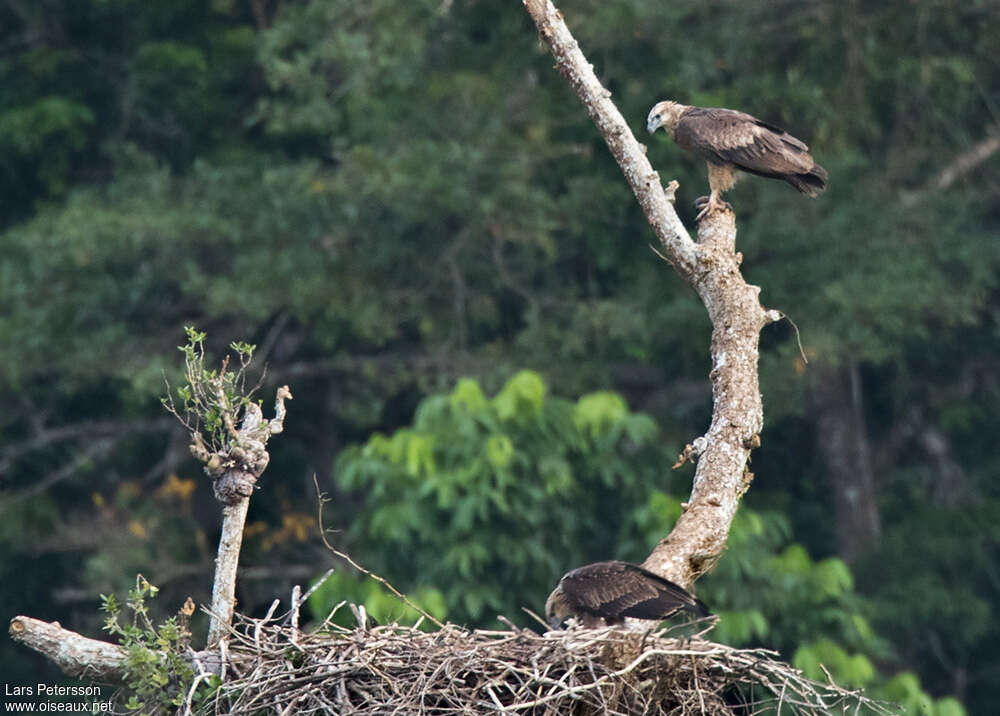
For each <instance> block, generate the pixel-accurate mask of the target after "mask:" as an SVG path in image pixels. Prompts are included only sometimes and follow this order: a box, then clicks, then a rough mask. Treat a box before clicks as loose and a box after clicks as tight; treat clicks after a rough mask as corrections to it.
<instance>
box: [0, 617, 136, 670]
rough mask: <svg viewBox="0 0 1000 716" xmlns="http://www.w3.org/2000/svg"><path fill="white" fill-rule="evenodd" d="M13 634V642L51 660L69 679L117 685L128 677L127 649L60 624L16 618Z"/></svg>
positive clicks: (11, 622) (12, 623)
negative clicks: (74, 677)
mask: <svg viewBox="0 0 1000 716" xmlns="http://www.w3.org/2000/svg"><path fill="white" fill-rule="evenodd" d="M9 632H10V637H11V639H13V640H14V641H16V642H19V643H21V644H24V645H25V646H28V647H31V648H32V649H34V650H35V651H37V652H38V653H40V654H42V655H44V656H46V657H48V659H49V660H50V661H52V663H54V664H55V665H56V666H58V667H59V668H60V669H62V671H63V673H65V674H68V675H69V676H77V677H80V678H88V679H94V680H96V681H108V682H115V683H117V682H120V681H121V680H122V678H123V677H124V675H125V672H124V664H125V650H124V649H122V648H121V647H120V646H116V645H115V644H109V643H108V642H106V641H98V640H97V639H88V638H87V637H85V636H81V635H80V634H77V633H76V632H75V631H70V630H69V629H63V628H62V626H60V624H59V622H52V623H51V624H50V623H49V622H43V621H42V620H40V619H32V618H31V617H14V618H13V619H11V620H10V629H9Z"/></svg>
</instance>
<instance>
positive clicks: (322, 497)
mask: <svg viewBox="0 0 1000 716" xmlns="http://www.w3.org/2000/svg"><path fill="white" fill-rule="evenodd" d="M313 485H315V486H316V497H317V499H318V502H319V505H318V517H317V522H318V524H319V536H320V539H322V540H323V544H324V545H326V548H327V549H328V550H330V551H331V552H333V553H334V554H335V555H337V556H338V557H340V558H341V559H342V560H344V561H345V562H347V563H348V564H349V565H351V566H352V567H354V568H355V569H356V570H358V571H359V572H361V573H362V574H365V575H367V576H369V577H371V578H372V579H374V580H375V581H376V582H378V583H379V584H381V585H382V586H384V587H385V588H386V589H388V590H389V591H390V592H392V593H393V594H394V595H396V598H398V599H400V600H401V601H402V602H403V603H404V604H406V606H408V607H410V608H412V609H414V610H415V611H417V612H418V613H419V614H420V615H421V616H423V617H424V618H426V619H427V620H428V621H430V622H432V623H433V624H434V625H435V626H437V627H443V626H444V624H443V623H442V622H440V621H438V620H437V619H436V618H434V616H432V615H431V614H428V613H427V612H425V611H424V610H423V609H421V608H420V607H418V606H417V605H416V604H414V603H413V602H411V601H410V599H409V598H408V597H407V596H406V595H405V594H403V593H402V592H401V591H399V590H398V589H396V588H395V587H394V586H392V585H391V584H390V583H389V581H388V580H387V579H385V578H384V577H381V576H379V575H377V574H375V573H374V572H371V571H369V570H367V569H365V568H364V567H362V566H361V565H360V564H358V563H357V562H355V561H354V560H353V559H351V556H350V555H348V554H345V553H344V552H341V551H340V550H339V549H337V548H336V547H334V546H333V545H332V544H330V542H329V540H327V538H326V528H324V527H323V505H325V504H326V503H327V501H328V500H327V498H326V495H325V494H324V493H323V491H322V490H321V489H320V487H319V480H318V479H317V477H316V475H315V474H314V475H313Z"/></svg>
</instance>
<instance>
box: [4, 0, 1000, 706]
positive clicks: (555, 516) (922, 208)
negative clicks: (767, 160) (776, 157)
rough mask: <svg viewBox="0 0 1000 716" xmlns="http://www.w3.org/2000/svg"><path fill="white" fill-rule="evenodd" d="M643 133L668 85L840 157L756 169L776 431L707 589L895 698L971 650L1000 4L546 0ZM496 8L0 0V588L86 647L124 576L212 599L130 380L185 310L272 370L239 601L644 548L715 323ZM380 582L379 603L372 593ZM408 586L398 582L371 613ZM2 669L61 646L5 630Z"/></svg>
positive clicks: (684, 193) (451, 594) (24, 666)
mask: <svg viewBox="0 0 1000 716" xmlns="http://www.w3.org/2000/svg"><path fill="white" fill-rule="evenodd" d="M559 7H560V9H561V10H562V11H563V12H564V13H565V15H566V18H567V22H568V24H569V26H570V27H571V29H572V30H573V32H574V33H575V34H576V37H577V39H578V40H579V41H580V44H581V47H582V49H583V51H584V53H585V54H586V55H587V57H588V59H589V60H590V61H591V62H593V63H594V67H595V70H596V71H597V74H598V76H599V77H600V78H601V80H602V81H603V82H604V84H605V85H606V86H607V87H608V88H610V89H611V90H612V92H613V98H614V99H615V101H616V102H617V104H618V106H619V108H620V109H621V110H622V112H623V114H624V115H625V117H626V118H627V119H628V120H629V121H630V123H631V124H632V126H633V131H635V132H636V134H637V135H639V134H640V132H642V135H641V136H640V141H645V142H646V143H647V144H648V147H649V156H650V158H651V160H652V162H653V165H654V166H655V167H656V168H657V169H658V170H659V171H660V174H661V176H662V177H664V179H665V180H667V179H670V178H677V179H678V180H679V181H680V190H679V192H678V204H677V206H678V211H679V212H680V213H681V215H682V218H683V219H684V220H685V222H686V223H687V224H688V225H689V226H692V225H693V217H694V214H695V211H694V209H693V207H692V205H691V202H692V201H693V200H694V199H695V198H696V197H698V196H699V195H702V194H705V193H707V180H706V175H705V168H704V165H703V164H701V163H700V162H698V161H696V160H694V159H693V158H692V157H690V156H688V155H686V154H684V153H682V152H681V151H679V150H678V149H677V148H676V147H675V146H674V145H673V144H672V143H671V142H670V141H669V139H668V138H667V137H666V136H665V135H657V136H656V137H653V138H649V137H648V135H645V133H644V132H643V130H644V126H645V117H646V113H647V111H648V109H649V107H650V106H651V105H652V104H653V103H654V102H656V101H657V100H659V99H664V98H668V97H669V98H673V99H676V100H678V101H681V102H684V103H686V104H696V105H706V106H724V107H731V108H737V109H741V110H744V111H747V112H751V113H753V114H755V115H757V116H758V117H760V118H762V119H764V120H766V121H769V122H772V123H775V124H777V125H779V126H783V127H785V128H786V129H788V130H789V131H790V132H791V133H792V134H794V135H796V136H798V137H800V138H802V139H804V140H805V141H807V142H808V143H809V144H810V145H811V148H812V151H813V154H814V156H815V157H816V158H817V160H818V161H819V162H820V163H821V164H823V165H824V166H825V167H826V168H827V169H828V170H829V172H830V182H829V189H828V191H827V192H826V193H825V194H824V195H823V196H822V197H820V198H819V199H818V200H815V201H811V200H806V199H803V198H802V197H800V196H798V195H797V194H796V193H795V192H793V191H792V190H790V189H789V188H788V187H787V186H784V185H781V184H779V183H777V182H767V181H763V180H757V179H755V180H748V181H746V182H743V183H741V184H740V185H739V186H738V187H737V188H736V189H734V190H733V191H732V192H731V193H730V194H729V195H727V198H729V199H730V201H731V202H732V203H733V205H734V207H735V210H736V214H737V225H738V229H739V237H738V245H739V248H740V250H741V251H742V252H743V255H744V262H743V269H744V273H745V275H746V277H747V279H748V281H750V282H752V283H755V284H757V285H760V286H761V287H762V293H761V299H762V302H763V303H764V305H765V306H767V307H769V308H777V309H780V310H782V311H784V312H785V313H787V314H788V315H789V316H790V317H791V318H792V319H794V321H795V322H796V323H797V325H798V326H799V328H800V329H801V332H802V343H803V346H804V351H805V354H806V355H807V356H808V359H809V360H808V364H806V363H805V362H804V361H802V359H801V357H800V355H799V349H798V346H797V344H796V340H795V334H794V331H793V330H792V328H791V327H790V326H789V325H787V324H780V325H775V326H771V327H769V328H767V329H766V331H765V333H764V335H763V336H762V351H761V390H762V393H763V396H764V409H765V430H764V433H763V435H762V438H763V446H762V448H761V449H760V450H758V451H756V452H755V453H754V456H753V465H752V470H753V472H754V473H755V474H756V480H755V482H754V484H753V487H752V488H751V490H750V492H749V493H748V495H747V498H746V504H745V506H744V508H743V509H742V510H741V512H740V514H739V515H738V520H737V523H736V525H735V527H734V533H733V536H732V539H731V544H730V549H729V550H728V552H727V553H726V554H725V555H724V556H723V558H722V559H721V560H720V562H719V564H718V566H717V568H716V570H715V571H714V572H713V573H712V574H710V575H709V576H707V577H706V578H705V579H704V580H702V582H700V583H699V585H698V587H699V596H701V597H702V598H703V599H705V601H706V602H707V603H708V604H710V605H711V607H712V608H713V610H714V611H717V612H718V613H720V614H721V615H722V617H723V618H722V622H721V624H720V626H719V628H718V630H717V632H716V636H717V637H719V638H725V639H727V640H729V641H731V642H732V643H738V644H759V645H766V646H771V647H774V648H778V649H781V651H782V653H783V655H784V656H785V657H786V658H788V659H791V660H794V661H795V662H796V663H797V664H798V665H800V666H801V667H802V668H804V669H806V670H807V671H810V673H814V674H816V675H818V676H820V677H822V671H820V670H819V667H818V664H819V663H820V662H822V663H824V664H826V665H827V666H829V667H830V668H831V670H832V672H833V673H834V675H835V676H837V677H838V678H839V679H841V680H843V681H845V682H848V683H854V684H858V685H867V686H871V687H872V688H873V689H875V690H876V691H877V693H879V694H881V695H884V696H886V697H888V698H893V699H896V700H898V701H900V702H904V703H905V704H906V705H907V706H908V707H909V709H910V711H911V712H913V713H922V712H927V713H939V714H949V715H950V714H957V713H962V708H963V707H962V706H960V705H959V703H960V702H961V703H962V704H964V708H965V709H967V710H968V712H969V713H982V714H985V713H989V712H991V708H993V706H992V704H993V698H992V688H991V687H990V684H991V683H995V681H996V680H997V679H998V678H1000V647H998V644H1000V628H998V626H1000V625H998V623H997V621H996V620H995V619H994V617H993V614H992V609H993V606H994V605H995V604H997V603H1000V568H998V564H1000V560H998V556H1000V489H998V487H997V485H998V484H1000V481H998V480H997V478H998V477H1000V449H998V447H997V442H998V440H997V436H998V435H1000V410H998V406H1000V287H998V281H997V275H998V268H1000V65H998V63H997V62H996V51H997V47H1000V3H998V2H996V1H995V0H963V1H961V2H959V1H958V0H952V1H947V0H909V1H908V2H872V1H868V0H795V1H792V0H773V1H772V2H766V3H764V2H742V1H736V0H713V1H709V2H694V1H693V0H679V1H678V2H665V1H664V0H620V1H616V2H607V0H563V1H562V2H560V3H559ZM653 240H654V237H653V234H652V232H651V231H650V229H649V227H648V226H647V225H646V224H645V221H644V218H643V217H642V214H641V211H640V210H639V208H638V206H637V205H636V203H635V201H634V199H633V198H632V196H631V194H630V192H629V190H628V188H627V186H626V184H625V182H624V180H623V179H622V177H621V175H620V173H619V171H618V168H617V167H616V165H615V164H614V161H613V160H612V158H611V157H610V155H609V154H608V152H607V150H606V148H605V147H604V145H603V142H602V140H601V139H600V137H599V135H598V134H597V132H596V130H595V129H594V127H593V126H592V125H591V123H590V121H589V120H588V118H587V116H586V113H585V111H584V110H583V107H582V106H581V105H580V104H579V102H578V101H577V99H576V98H575V96H574V95H573V93H572V91H571V90H570V88H569V87H568V86H567V85H566V83H565V81H564V80H563V79H562V78H561V77H560V76H559V75H558V74H557V73H556V72H555V71H554V70H553V68H552V59H551V57H550V56H548V55H547V53H546V52H545V51H544V50H543V48H542V47H541V46H540V45H539V43H538V40H537V37H536V31H535V28H534V25H533V24H532V23H531V21H530V18H529V17H528V16H527V14H526V13H525V12H524V10H523V8H522V7H521V4H520V3H518V2H498V1H492V2H491V1H489V0H370V1H369V2H365V3H356V2H347V0H142V1H139V0H35V1H28V0H5V1H4V2H0V363H2V365H3V366H4V368H3V370H2V371H0V396H2V398H3V401H4V404H5V405H6V406H7V408H6V409H5V410H4V412H3V416H2V417H0V515H2V520H0V603H2V604H3V605H4V607H5V610H4V611H5V612H6V613H7V614H8V616H13V615H15V614H28V615H31V616H35V617H39V618H44V619H51V620H55V619H57V620H59V621H60V622H61V623H62V624H63V625H64V626H66V627H68V628H72V629H76V630H79V631H83V632H85V633H87V634H89V635H92V636H98V630H99V624H100V621H101V617H100V614H99V612H98V609H97V607H98V603H99V602H98V598H97V595H98V594H99V593H105V594H106V593H110V592H114V591H117V592H119V593H121V592H123V591H124V590H125V589H127V587H128V586H129V585H130V584H134V581H135V575H136V573H137V572H142V574H144V575H145V576H146V577H147V578H148V579H149V580H150V581H151V582H153V583H154V584H157V585H158V586H160V587H161V590H162V591H161V597H160V599H159V602H160V605H159V606H160V607H161V608H162V609H163V611H164V613H165V614H166V613H172V612H174V611H176V609H177V608H178V606H179V605H180V604H181V602H183V599H184V598H185V597H186V596H187V595H191V596H192V597H193V598H194V599H195V600H196V601H198V602H199V603H205V602H207V601H208V600H209V589H210V583H211V573H212V568H213V557H214V553H215V540H216V538H217V534H218V527H219V510H218V507H217V505H216V503H215V501H214V499H213V498H212V496H211V489H210V485H209V481H208V479H207V478H206V477H205V476H204V475H202V474H201V472H200V470H199V467H198V465H197V464H196V463H195V462H194V461H193V460H192V459H191V458H190V455H189V453H188V450H187V435H186V434H185V432H184V431H183V429H182V428H181V427H180V426H179V425H178V424H177V423H176V421H174V420H173V419H172V418H171V417H170V416H168V415H166V414H165V413H164V411H163V409H162V407H161V405H160V401H159V398H160V396H161V395H163V394H164V393H165V391H166V390H167V388H166V386H165V383H164V375H166V376H167V378H168V379H169V380H170V381H171V382H172V383H173V384H177V378H178V376H179V373H180V366H181V356H180V354H179V353H178V352H177V349H176V347H177V346H178V345H179V344H181V343H183V341H184V332H183V327H184V326H185V325H195V326H198V327H199V328H200V329H202V330H205V331H207V333H208V336H209V340H210V341H214V343H213V345H212V349H213V350H214V351H215V353H216V355H217V356H218V357H219V358H220V359H221V357H222V355H223V354H224V352H225V347H226V345H228V343H229V342H230V341H233V340H246V341H249V342H251V343H254V344H256V345H257V356H258V358H259V359H260V360H261V361H263V362H264V363H266V364H267V373H266V375H265V377H264V386H263V389H262V392H261V394H260V397H262V398H263V399H264V400H265V401H266V402H269V401H270V399H271V396H272V395H273V390H274V388H275V387H276V386H277V385H281V384H284V383H288V384H290V386H291V388H292V391H293V393H294V395H295V401H294V402H293V403H292V404H290V406H289V407H290V412H289V417H288V420H287V422H286V430H285V433H284V434H283V435H281V436H280V438H278V439H276V440H275V441H274V442H273V443H272V445H271V447H272V460H271V463H270V467H269V468H268V470H267V472H266V473H264V475H263V477H262V479H261V481H260V483H259V486H260V488H261V489H260V491H259V492H258V493H257V494H256V495H255V497H254V500H253V502H252V506H251V513H250V522H249V525H248V530H247V539H246V543H245V550H244V558H243V564H244V567H245V569H244V572H243V574H242V577H241V583H240V585H239V592H238V598H239V602H240V605H239V606H240V608H241V609H242V610H243V611H245V612H248V613H259V612H261V611H263V610H265V609H266V608H267V606H268V605H269V604H270V602H271V600H272V599H273V598H274V597H275V596H282V597H285V596H286V595H287V594H288V593H289V591H290V589H291V586H292V585H293V584H296V583H301V584H304V583H306V582H308V581H310V580H311V579H314V578H316V577H317V576H318V575H320V574H322V573H323V572H324V571H325V570H326V569H327V568H328V567H329V566H334V565H336V566H337V567H338V571H337V573H336V574H335V577H334V579H333V580H332V581H331V582H329V583H328V584H327V585H324V589H323V590H321V592H317V595H316V598H315V599H314V602H313V604H314V607H315V608H316V611H317V613H318V612H320V611H322V607H323V606H324V605H328V604H331V603H336V602H337V601H339V600H340V599H342V598H348V597H349V598H355V599H365V600H367V601H368V602H369V603H370V604H372V605H373V612H380V613H383V614H385V615H388V616H392V610H393V609H394V608H398V605H396V604H395V603H394V602H392V601H391V600H387V599H386V598H385V596H384V595H383V594H381V593H378V592H377V590H373V588H372V586H371V583H370V582H364V581H362V580H360V579H357V578H356V577H355V576H354V575H352V574H351V572H350V571H348V570H346V569H340V567H341V566H343V565H341V564H339V563H337V562H336V561H335V560H334V559H333V558H332V557H331V556H330V555H329V553H328V552H327V551H326V550H325V548H324V547H323V545H322V544H321V542H320V540H319V538H318V531H317V520H316V512H317V496H316V493H315V489H314V487H313V475H316V476H317V478H318V480H319V483H320V485H321V488H322V489H323V490H324V491H325V492H326V493H327V494H328V496H329V497H330V502H329V503H328V504H327V505H326V512H325V515H324V519H325V524H326V525H327V526H328V527H331V528H334V529H335V530H336V531H334V532H333V533H331V535H330V537H331V539H332V540H333V541H334V542H335V543H336V544H337V546H338V547H339V548H341V549H344V550H345V551H347V552H349V553H350V554H351V555H352V556H353V557H354V558H355V559H356V560H358V561H359V562H360V563H362V564H365V565H367V566H369V567H370V568H372V569H374V570H376V571H377V572H379V573H380V574H382V575H384V576H385V577H387V578H388V579H390V580H391V581H392V582H393V583H394V584H396V586H398V587H400V588H401V589H403V590H404V591H406V592H408V593H412V594H414V595H415V596H416V597H417V598H418V599H419V600H420V601H421V603H423V604H425V606H426V608H428V609H431V610H432V611H434V612H435V613H437V614H439V615H441V616H445V617H447V618H448V619H450V620H452V621H456V622H459V623H467V624H470V625H487V624H488V625H495V624H496V622H495V616H496V614H498V613H504V614H506V615H507V616H508V617H510V618H511V619H514V620H515V621H518V622H519V623H522V624H525V625H527V624H529V623H530V622H529V621H528V619H527V617H526V616H525V615H524V614H523V613H522V612H521V610H520V607H521V606H527V607H529V608H532V609H534V610H536V611H537V610H539V609H540V608H541V605H542V603H543V602H544V598H545V595H546V593H547V591H548V590H549V589H550V588H551V586H552V585H553V584H554V583H555V581H556V580H557V579H558V577H559V576H560V575H561V574H562V573H563V572H564V571H565V570H567V569H569V568H571V567H574V566H577V565H579V564H581V563H583V562H585V561H594V560H599V559H608V558H613V557H618V558H625V559H632V560H641V559H642V558H643V557H645V555H646V554H647V553H648V552H649V550H650V549H651V548H652V547H653V545H654V544H655V543H656V540H657V539H659V538H660V537H662V536H663V535H664V534H666V532H667V531H669V528H670V525H671V524H672V522H673V520H674V519H676V516H677V514H678V511H679V509H680V508H679V503H680V501H681V500H683V499H684V498H685V496H686V494H687V492H688V491H689V489H690V484H689V483H690V479H691V474H692V470H691V468H690V466H687V467H685V468H682V469H679V470H677V471H671V470H670V465H671V463H672V462H673V460H674V459H675V458H676V455H677V453H678V452H679V450H680V449H681V448H682V447H683V445H684V443H685V442H688V441H690V440H691V439H692V438H694V437H696V436H697V435H699V434H701V433H702V432H703V431H704V429H705V427H706V426H707V424H708V417H709V413H710V409H711V395H710V386H709V382H708V370H709V367H710V365H709V357H708V338H709V331H710V326H709V323H708V319H707V316H706V314H705V311H704V309H703V307H702V306H701V304H700V303H699V301H698V299H697V297H696V296H695V294H694V292H693V291H692V290H691V289H690V288H689V287H688V286H687V285H685V284H684V283H683V282H682V281H680V280H679V279H678V278H677V277H676V276H675V275H674V274H673V272H672V271H671V270H670V268H669V266H666V265H665V264H663V262H661V261H660V260H658V259H657V258H656V257H655V256H654V255H653V254H652V253H651V252H650V251H649V249H648V246H647V245H648V244H650V243H652V242H653ZM400 613H401V612H400ZM397 616H398V614H397ZM0 668H2V669H3V671H4V673H5V679H6V680H7V681H8V682H11V683H14V682H17V681H18V680H21V681H24V682H29V681H30V682H34V681H35V680H37V679H39V678H40V677H42V676H43V675H47V678H49V679H55V678H57V677H56V675H55V672H54V671H53V670H51V668H50V667H49V666H48V665H47V664H46V663H44V661H43V660H41V659H38V658H35V657H34V655H32V654H28V653H26V652H25V650H23V649H21V648H18V647H15V646H14V645H13V644H11V643H10V642H9V641H7V642H5V643H4V644H3V645H2V646H0Z"/></svg>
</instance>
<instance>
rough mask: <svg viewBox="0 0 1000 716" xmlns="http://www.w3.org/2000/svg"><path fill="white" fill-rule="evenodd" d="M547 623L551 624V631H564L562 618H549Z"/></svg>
mask: <svg viewBox="0 0 1000 716" xmlns="http://www.w3.org/2000/svg"><path fill="white" fill-rule="evenodd" d="M547 621H548V623H549V629H552V630H553V631H558V630H559V629H562V623H563V620H562V618H561V617H557V616H555V615H552V616H551V617H549V618H548V620H547Z"/></svg>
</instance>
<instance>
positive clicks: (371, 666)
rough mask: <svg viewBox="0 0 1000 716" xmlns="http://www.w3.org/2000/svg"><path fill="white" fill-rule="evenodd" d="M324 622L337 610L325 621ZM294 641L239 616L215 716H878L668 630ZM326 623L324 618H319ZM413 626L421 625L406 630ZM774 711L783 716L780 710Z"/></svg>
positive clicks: (330, 636)
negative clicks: (858, 715) (859, 714)
mask: <svg viewBox="0 0 1000 716" xmlns="http://www.w3.org/2000/svg"><path fill="white" fill-rule="evenodd" d="M335 612H336V610H335ZM355 615H356V617H358V622H359V624H358V626H356V627H354V628H345V627H341V626H337V625H333V624H331V623H330V618H328V619H327V621H326V622H325V623H324V626H323V628H321V629H320V630H318V631H316V632H314V633H311V634H304V633H302V632H299V631H298V630H296V629H294V628H291V627H289V626H287V625H283V624H282V623H281V622H282V621H285V622H287V621H288V620H287V619H285V620H282V619H280V618H276V619H275V620H272V621H267V620H258V619H249V618H246V617H241V618H240V619H239V621H238V623H237V625H236V628H235V629H234V631H233V633H232V634H231V636H230V639H229V657H230V662H229V669H228V670H229V674H228V677H227V679H226V681H225V682H224V684H223V685H222V686H221V687H220V688H219V691H218V692H217V693H216V695H215V698H214V703H213V704H210V705H208V708H212V707H213V706H214V708H215V711H216V712H217V713H239V714H242V713H275V714H287V713H311V712H312V713H351V714H389V713H423V714H469V713H504V714H566V713H573V714H639V713H641V714H688V713H691V714H732V713H743V714H757V713H762V712H772V713H773V712H776V711H777V712H780V713H798V714H817V715H818V714H830V713H846V712H847V711H851V712H852V713H853V712H854V709H856V708H859V707H860V708H861V709H865V708H867V709H870V710H871V712H873V713H888V711H887V709H885V708H884V707H883V706H882V705H881V704H878V703H877V702H873V701H871V700H870V699H867V698H866V697H864V696H863V695H862V694H861V693H859V692H853V691H848V690H845V689H843V688H840V687H838V686H836V685H835V684H833V683H832V682H831V683H829V684H822V683H818V682H815V681H811V680H809V679H807V678H805V677H804V676H803V674H802V673H801V672H800V671H798V670H797V669H794V668H792V667H791V666H789V665H788V664H786V663H784V662H782V661H780V660H778V659H776V658H775V657H776V654H775V652H772V651H767V650H763V649H736V648H733V647H730V646H725V645H722V644H715V643H713V642H710V641H706V640H705V639H703V638H702V636H701V635H697V636H694V637H686V638H678V637H675V636H671V632H670V630H666V629H664V630H660V631H656V632H652V633H642V632H637V631H633V630H627V629H620V628H606V629H587V630H581V629H570V630H567V631H558V632H548V633H546V634H544V635H539V634H536V633H534V632H532V631H529V630H519V629H515V628H512V629H511V630H505V631H484V630H475V631H470V630H468V629H465V628H462V627H458V626H455V625H452V624H448V625H445V626H444V627H442V628H440V629H436V630H435V631H430V632H427V631H421V630H420V629H419V628H417V627H409V626H400V625H398V624H393V625H389V626H376V627H367V626H366V624H365V622H366V618H365V615H364V613H363V612H360V611H357V612H355ZM333 616H334V615H331V618H332V617H333ZM418 626H419V625H418ZM782 708H784V710H782Z"/></svg>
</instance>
